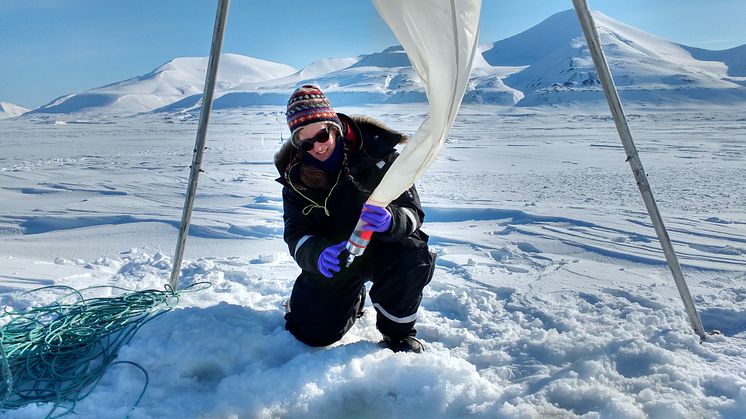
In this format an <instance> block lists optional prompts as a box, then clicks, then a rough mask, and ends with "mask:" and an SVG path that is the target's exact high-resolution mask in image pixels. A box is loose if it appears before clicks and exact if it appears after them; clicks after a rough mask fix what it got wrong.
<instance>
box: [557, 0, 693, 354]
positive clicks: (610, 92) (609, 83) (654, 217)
mask: <svg viewBox="0 0 746 419" xmlns="http://www.w3.org/2000/svg"><path fill="white" fill-rule="evenodd" d="M572 2H573V5H574V6H575V12H576V13H577V14H578V19H579V20H580V26H581V27H582V28H583V33H584V34H585V39H586V42H587V43H588V49H589V50H590V52H591V56H592V57H593V63H594V64H595V65H596V71H597V72H598V78H599V79H600V80H601V85H602V86H603V89H604V93H605V94H606V100H607V101H608V102H609V109H610V110H611V113H612V115H613V117H614V123H615V124H616V128H617V131H618V132H619V137H620V138H621V140H622V144H623V145H624V151H625V152H626V153H627V161H628V162H629V165H630V167H631V168H632V173H633V174H634V175H635V179H636V180H637V187H638V188H639V190H640V194H641V195H642V199H643V201H644V202H645V207H646V208H647V210H648V215H650V220H651V221H652V222H653V226H654V227H655V232H656V234H657V235H658V240H659V241H660V244H661V247H662V248H663V253H664V254H665V255H666V260H667V261H668V267H669V268H670V269H671V273H673V278H674V280H675V281H676V287H677V288H678V289H679V294H680V295H681V300H682V301H683V302H684V307H685V308H686V312H687V314H688V315H689V321H690V322H691V325H692V327H693V328H694V332H695V333H697V335H699V337H700V338H701V340H703V341H704V340H705V338H706V333H705V330H704V327H703V326H702V321H701V320H700V318H699V315H698V314H697V308H696V307H695V306H694V302H693V301H692V296H691V294H689V288H688V287H687V285H686V281H685V280H684V274H683V273H682V272H681V266H680V265H679V260H678V258H677V257H676V253H675V252H674V249H673V245H672V244H671V238H670V237H669V236H668V231H667V230H666V227H665V226H664V225H663V219H662V218H661V214H660V212H659V211H658V205H657V204H656V203H655V198H653V191H652V190H651V189H650V184H649V183H648V179H647V175H646V174H645V170H644V169H643V167H642V162H641V161H640V158H639V156H638V154H637V148H636V147H635V143H634V141H633V140H632V134H631V133H630V130H629V125H627V119H626V117H625V116H624V110H623V109H622V103H621V101H620V100H619V94H618V92H617V90H616V86H615V85H614V80H613V79H612V77H611V72H610V71H609V65H608V63H607V62H606V57H605V56H604V52H603V50H602V49H601V40H600V38H599V36H598V30H597V29H596V24H595V23H594V21H593V16H592V15H591V12H590V10H589V8H588V2H587V1H586V0H573V1H572Z"/></svg>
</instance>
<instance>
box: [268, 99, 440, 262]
mask: <svg viewBox="0 0 746 419" xmlns="http://www.w3.org/2000/svg"><path fill="white" fill-rule="evenodd" d="M338 116H339V118H340V120H341V121H342V125H343V134H342V136H340V137H339V139H338V140H337V141H344V144H345V147H344V151H345V159H344V163H343V167H342V169H341V171H340V172H339V174H338V175H337V177H336V178H335V179H332V178H329V179H328V184H329V186H328V187H312V186H309V185H308V184H307V183H306V182H304V176H303V175H302V170H301V166H302V164H303V163H302V162H301V155H300V153H303V152H302V151H299V150H298V149H297V148H295V147H294V146H293V145H292V144H291V143H290V141H289V140H288V141H286V142H285V144H283V146H282V148H281V149H280V151H278V152H277V154H276V155H275V166H276V167H277V170H278V171H279V173H280V177H279V178H278V179H277V181H278V182H279V183H281V184H282V185H283V189H282V200H283V209H284V215H283V218H284V221H285V232H284V239H285V242H286V243H287V245H288V249H289V251H290V254H291V255H292V256H293V257H294V258H295V260H296V262H297V263H298V265H299V266H300V267H301V269H303V271H306V272H310V273H314V274H319V271H318V267H317V261H318V258H319V255H320V254H321V252H322V251H323V250H324V249H325V248H326V247H328V246H330V245H333V244H337V243H340V242H342V241H344V240H346V239H348V238H349V237H350V234H351V233H352V231H353V229H354V228H355V224H356V223H357V221H358V219H359V218H360V212H361V210H362V206H363V204H364V203H365V202H366V201H367V200H368V197H369V196H370V194H371V193H372V192H373V190H374V189H375V188H376V186H377V185H378V184H379V183H380V181H381V179H382V178H383V175H384V174H385V173H386V172H387V171H388V169H389V167H391V164H392V163H393V161H394V160H395V159H396V157H397V156H398V153H397V152H396V150H395V149H394V146H396V145H397V144H400V143H404V142H406V140H407V137H406V136H405V135H403V134H401V133H399V132H396V131H394V130H392V129H390V128H388V127H386V126H384V125H383V124H382V123H380V122H378V121H376V120H374V119H372V118H367V117H359V116H354V117H349V116H347V115H344V114H341V113H340V114H338ZM387 208H388V209H389V211H390V212H391V214H392V222H391V227H390V228H389V230H388V231H387V232H385V233H375V234H373V238H372V239H371V243H370V244H369V246H376V245H378V244H377V243H383V242H397V241H401V240H403V239H404V238H406V237H413V238H414V239H417V240H425V241H426V240H427V238H426V237H427V236H426V235H425V234H424V233H421V232H420V231H419V228H420V226H422V222H423V220H424V217H425V214H424V212H423V211H422V206H421V204H420V199H419V196H418V195H417V190H416V189H415V187H414V186H412V187H410V188H409V189H408V190H407V191H405V192H404V193H403V194H402V195H401V196H399V197H398V198H397V199H395V200H394V201H393V202H391V203H390V204H389V206H388V207H387Z"/></svg>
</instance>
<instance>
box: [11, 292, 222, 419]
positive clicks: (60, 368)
mask: <svg viewBox="0 0 746 419" xmlns="http://www.w3.org/2000/svg"><path fill="white" fill-rule="evenodd" d="M209 285H210V284H209V283H204V282H200V283H195V284H192V285H190V286H189V287H187V288H185V289H183V290H180V291H178V292H176V291H174V290H173V289H172V288H171V287H170V286H168V285H166V287H165V290H164V291H160V290H145V291H130V290H127V289H125V288H120V287H115V286H96V287H89V288H85V289H83V290H80V291H78V290H75V289H73V288H70V287H65V286H58V285H53V286H49V287H43V288H38V289H35V290H32V291H28V292H26V293H24V294H28V293H34V292H38V291H42V290H48V289H50V288H59V289H63V290H65V291H67V293H66V294H65V295H63V296H62V297H60V298H59V299H57V301H55V302H53V303H52V304H49V305H46V306H42V307H31V308H27V309H23V310H18V311H12V310H9V309H6V311H5V312H4V313H3V314H0V324H2V326H0V364H1V365H0V371H1V372H2V382H1V383H0V412H2V411H5V410H11V409H17V408H20V407H22V406H25V405H28V404H30V403H54V405H53V408H52V410H51V411H50V412H49V414H48V415H47V418H58V417H61V416H65V415H67V414H70V413H73V411H74V409H75V406H76V403H77V402H78V401H79V400H82V399H83V398H85V397H86V396H88V395H89V394H90V393H91V391H93V389H94V388H95V386H96V384H98V382H99V381H100V380H101V378H102V377H103V376H104V372H105V371H106V369H107V368H108V367H109V366H111V365H115V364H126V365H132V366H134V367H136V368H138V369H139V370H140V371H142V373H143V374H144V376H145V384H144V386H143V390H142V392H141V393H140V395H139V397H138V398H137V400H136V401H135V404H134V406H133V409H134V408H135V407H137V405H138V404H139V403H140V401H141V400H142V397H143V395H144V394H145V391H146V389H147V385H148V373H147V372H146V371H145V369H144V368H142V367H141V366H139V365H137V364H135V363H132V362H129V361H116V362H114V359H115V358H116V357H117V353H118V352H119V348H121V347H122V346H123V345H125V344H127V343H128V342H129V341H130V339H132V337H133V336H134V334H135V333H136V332H137V331H138V330H139V329H140V327H142V326H143V325H144V324H145V323H147V322H148V321H150V320H153V319H154V318H156V317H158V316H160V315H161V314H163V313H166V312H167V311H169V310H171V309H172V308H173V307H174V306H175V305H176V304H177V303H178V301H179V296H180V295H181V294H183V293H185V292H192V291H197V290H201V289H204V288H206V287H208V286H209ZM101 288H108V289H112V290H116V291H122V292H123V294H122V295H120V296H118V297H107V298H86V297H85V296H84V293H88V292H89V291H92V290H96V289H101ZM70 300H72V301H70ZM58 409H64V411H62V412H61V413H58V414H55V412H56V411H57V410H58Z"/></svg>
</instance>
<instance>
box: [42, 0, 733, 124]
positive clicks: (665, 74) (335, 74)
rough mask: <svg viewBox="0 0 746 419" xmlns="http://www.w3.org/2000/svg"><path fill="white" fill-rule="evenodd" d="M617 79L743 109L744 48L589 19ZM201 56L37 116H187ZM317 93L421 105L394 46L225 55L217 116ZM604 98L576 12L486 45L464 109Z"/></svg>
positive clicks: (647, 93) (659, 99) (627, 96)
mask: <svg viewBox="0 0 746 419" xmlns="http://www.w3.org/2000/svg"><path fill="white" fill-rule="evenodd" d="M594 17H595V20H596V24H597V26H598V31H599V33H600V36H601V40H602V42H603V47H604V51H605V52H606V55H607V59H608V61H609V64H610V67H611V70H612V73H613V75H614V80H615V83H616V85H617V87H618V88H619V90H620V93H621V95H622V98H623V100H624V101H625V102H633V103H637V104H643V105H646V106H687V105H692V104H695V105H696V104H698V103H700V104H701V103H715V104H721V105H729V104H733V103H743V102H746V45H743V46H741V47H737V48H732V49H729V50H724V51H710V50H704V49H699V48H693V47H688V46H685V45H679V44H676V43H673V42H670V41H667V40H665V39H662V38H660V37H657V36H654V35H651V34H649V33H646V32H643V31H641V30H638V29H636V28H634V27H631V26H629V25H626V24H624V23H622V22H619V21H617V20H614V19H612V18H610V17H608V16H605V15H603V14H602V13H599V12H594ZM206 66H207V58H206V57H201V58H177V59H174V60H172V61H170V62H168V63H166V64H165V65H163V66H161V67H159V68H157V69H155V70H153V71H152V72H150V73H147V74H144V75H142V76H138V77H134V78H131V79H128V80H124V81H121V82H117V83H113V84H110V85H107V86H103V87H99V88H95V89H91V90H88V91H86V92H82V93H77V94H71V95H67V96H64V97H61V98H58V99H55V100H54V101H52V102H50V103H49V104H47V105H44V106H42V107H40V108H38V109H36V110H34V111H32V112H31V113H32V114H34V113H35V114H39V113H78V112H94V113H103V114H115V115H116V114H132V113H142V112H151V111H152V112H168V113H172V112H185V111H190V110H194V109H197V108H198V107H199V105H200V100H201V98H202V88H203V83H204V73H205V68H206ZM305 83H315V84H318V85H320V86H321V87H322V88H323V89H324V91H325V92H326V93H327V95H328V96H329V97H330V99H331V100H332V102H333V103H334V104H335V105H337V106H347V105H364V104H377V103H409V102H424V101H426V96H425V93H424V90H423V89H422V87H421V85H420V81H419V78H418V76H417V74H416V73H415V72H414V70H413V68H412V67H411V65H410V63H409V59H408V58H407V55H406V54H405V52H404V51H403V49H402V48H401V47H400V46H394V47H390V48H387V49H385V50H383V51H381V52H376V53H372V54H368V55H362V56H357V57H348V58H336V59H321V60H317V61H314V62H312V63H311V64H309V65H308V66H306V67H305V68H303V69H300V70H298V69H295V68H293V67H290V66H288V65H285V64H279V63H273V62H269V61H264V60H260V59H257V58H251V57H246V56H241V55H236V54H224V55H223V58H222V60H221V64H220V74H219V82H218V86H217V91H216V94H215V102H214V105H213V108H214V109H229V108H238V107H247V106H255V105H284V104H285V103H286V101H287V97H288V95H289V93H290V92H291V91H292V90H293V89H294V88H295V87H296V86H298V85H300V84H305ZM603 101H604V99H603V92H602V90H601V87H600V85H599V81H598V77H597V75H596V70H595V67H594V66H593V62H592V60H591V57H590V54H589V52H588V48H587V46H586V44H585V38H584V36H583V33H582V31H581V29H580V26H579V24H578V20H577V17H576V16H575V12H574V11H573V10H567V11H564V12H560V13H557V14H555V15H553V16H551V17H549V18H547V19H546V20H544V21H543V22H541V23H539V24H538V25H536V26H534V27H533V28H530V29H528V30H526V31H524V32H522V33H520V34H517V35H515V36H512V37H510V38H507V39H504V40H501V41H498V42H495V43H493V44H491V45H487V46H484V47H482V54H481V55H478V56H477V57H476V58H475V60H474V66H473V70H472V75H471V79H470V82H469V84H468V86H467V91H466V95H465V96H464V102H466V103H487V104H497V105H505V106H513V105H518V106H541V105H555V106H558V105H570V104H573V103H589V102H597V103H602V102H603Z"/></svg>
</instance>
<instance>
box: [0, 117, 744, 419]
mask: <svg viewBox="0 0 746 419" xmlns="http://www.w3.org/2000/svg"><path fill="white" fill-rule="evenodd" d="M626 109H627V113H628V116H629V121H630V126H631V129H632V132H633V136H634V137H635V140H636V142H637V145H638V148H639V150H640V157H641V160H642V162H643V164H644V165H645V168H646V171H647V173H648V177H649V180H650V183H651V186H652V188H653V192H654V193H655V196H656V199H657V201H658V205H659V207H660V209H661V213H662V215H663V218H664V221H665V222H666V225H667V227H668V229H669V233H670V235H671V238H672V240H673V243H674V247H675V248H676V250H677V253H678V256H679V259H680V262H681V264H682V267H683V269H684V275H685V277H686V280H687V282H688V285H689V288H690V290H691V292H692V295H693V297H694V301H695V304H696V305H697V308H698V310H699V314H700V315H701V318H702V320H703V323H704V326H705V328H706V329H707V330H713V329H718V330H720V331H721V332H722V333H721V334H720V335H716V336H711V337H709V338H708V340H707V341H706V342H704V343H700V342H699V339H698V337H697V336H696V335H695V334H694V333H693V332H692V330H691V328H690V327H689V325H688V320H687V317H686V314H685V313H684V309H683V305H682V303H681V300H680V298H679V296H678V292H677V290H676V287H675V285H674V282H673V279H672V277H671V274H670V272H669V271H668V269H667V267H666V265H665V259H664V257H663V255H662V252H661V250H660V246H659V244H658V243H657V241H656V237H655V233H654V231H653V229H652V227H651V225H650V221H649V219H648V217H647V214H646V212H645V208H644V205H643V203H642V200H641V199H640V197H639V193H638V191H637V188H636V187H635V185H634V178H633V176H632V174H631V173H630V169H629V167H628V165H627V163H626V162H625V155H624V151H623V149H622V146H621V144H620V142H619V140H618V138H617V137H616V132H615V129H614V124H613V121H612V120H611V118H610V116H608V111H607V110H605V109H603V108H588V107H583V108H580V107H559V108H548V107H540V108H527V107H524V108H515V107H511V106H503V107H500V106H487V105H481V106H477V105H465V106H464V107H462V109H461V112H460V114H459V116H458V118H457V120H456V123H455V125H454V127H453V129H452V130H451V133H450V136H449V138H448V140H447V143H446V145H445V147H444V148H443V150H442V152H441V154H440V155H439V156H438V158H437V161H436V162H435V164H434V165H433V167H432V168H431V170H430V171H429V172H428V173H427V174H426V175H425V177H424V178H423V179H421V181H420V182H418V190H419V192H420V195H421V198H422V200H423V205H424V207H425V212H426V214H427V216H426V221H425V224H424V227H423V229H424V231H425V232H427V233H428V234H429V235H430V237H431V240H430V245H431V248H432V250H433V251H435V252H436V253H437V254H438V259H437V267H436V270H435V276H434V278H433V281H432V282H431V284H430V285H429V286H428V287H427V288H426V289H425V293H424V298H423V302H422V307H421V309H420V312H419V320H418V324H417V329H418V336H419V337H420V338H421V339H422V340H423V341H424V343H425V346H426V352H425V353H424V354H420V355H415V354H395V353H392V352H390V351H388V350H385V349H382V348H380V347H378V346H377V341H378V340H379V339H380V336H379V334H378V332H377V331H376V329H375V325H374V323H375V315H374V310H373V308H372V307H370V306H369V305H370V302H369V303H368V307H367V308H366V315H365V316H363V317H362V318H361V319H360V320H359V322H358V323H357V324H356V325H355V326H354V327H353V328H352V330H351V331H350V332H349V333H348V334H347V335H346V336H345V337H344V338H343V340H342V341H340V342H338V343H337V344H335V345H332V346H330V347H326V348H311V347H307V346H305V345H303V344H301V343H299V342H298V341H296V340H295V339H294V338H293V337H292V336H291V335H290V334H289V333H288V332H286V331H285V330H284V329H283V325H284V321H283V317H282V316H283V313H284V309H283V307H282V304H283V302H284V301H286V300H287V298H288V296H289V293H290V290H291V287H292V283H293V280H294V278H295V277H296V276H297V274H298V273H299V269H298V267H297V266H296V264H295V262H294V261H293V260H292V258H291V257H290V255H289V254H288V250H287V247H286V245H285V243H284V242H283V240H282V229H283V222H282V201H281V195H280V191H281V187H280V185H279V184H278V183H276V182H275V181H274V179H275V178H276V177H277V173H276V170H275V168H274V166H273V163H272V160H273V155H274V153H275V151H276V150H277V149H278V146H279V143H280V138H281V137H283V136H284V137H285V138H286V137H287V136H288V132H287V128H286V125H285V121H284V115H283V114H282V111H283V110H284V109H283V107H282V106H259V107H241V108H239V109H225V110H221V111H218V112H216V113H215V114H214V115H213V117H212V118H211V125H210V129H209V131H208V141H207V145H208V149H207V151H206V154H205V158H204V162H203V166H202V168H203V169H204V170H205V173H203V174H202V176H201V178H200V183H199V188H198V195H197V200H196V203H195V210H194V214H193V217H192V229H191V230H190V231H191V232H190V236H189V240H188V242H187V248H186V255H185V261H184V264H183V269H182V276H181V278H180V287H185V286H187V285H189V284H191V283H195V282H200V281H207V282H209V283H210V284H211V286H210V287H209V288H207V289H205V290H201V291H195V292H192V293H187V294H185V295H184V296H182V298H181V299H180V301H179V303H178V306H177V308H175V309H174V310H172V311H170V312H168V313H166V314H164V315H162V316H160V317H158V318H156V319H155V320H153V321H151V322H149V323H147V324H146V325H145V326H144V327H143V328H142V329H140V330H139V331H138V332H137V334H136V335H135V336H134V338H133V340H132V341H131V342H130V343H129V344H128V345H126V346H125V347H124V348H123V349H122V350H121V351H120V353H119V358H118V359H119V360H126V361H132V362H135V363H137V364H138V365H140V366H142V367H143V368H144V369H145V370H146V371H147V373H148V375H149V381H148V383H147V388H146V391H145V395H144V397H143V399H142V401H141V402H140V404H139V406H138V407H136V408H135V409H134V410H132V407H133V405H134V403H135V400H136V399H137V397H138V395H139V394H140V392H141V391H142V390H143V388H144V387H145V385H146V384H145V378H144V376H143V375H142V372H141V371H139V370H138V369H136V368H133V367H131V366H127V365H115V366H112V367H111V368H109V369H108V370H107V371H106V374H105V376H104V378H103V379H102V381H101V382H100V383H99V384H98V386H97V387H96V388H95V389H94V390H93V392H92V393H91V394H90V395H89V396H88V397H86V398H85V399H83V400H81V401H80V402H79V403H78V405H77V407H76V409H75V411H76V413H77V415H78V416H77V417H81V418H93V417H124V416H125V415H127V414H129V415H130V417H132V418H181V417H211V418H237V417H241V418H255V417H256V418H260V417H332V418H337V417H338V418H347V417H371V418H373V417H422V418H432V417H448V418H461V417H484V418H494V417H506V418H513V417H515V418H525V417H529V418H543V417H566V418H572V417H583V418H604V417H614V418H643V417H666V418H677V417H681V418H683V417H723V418H738V417H743V414H744V412H746V361H745V360H746V321H744V319H746V257H745V255H746V227H745V226H746V215H744V212H743V208H744V204H746V195H745V193H744V190H743V183H744V180H746V165H745V164H744V162H745V161H746V143H744V138H746V131H745V127H746V125H744V117H743V112H742V109H738V108H735V109H732V110H726V109H725V108H723V107H719V106H710V107H701V108H699V109H698V110H687V111H672V110H670V109H667V108H662V109H655V108H652V107H649V106H648V107H635V106H629V107H627V108H626ZM338 110H339V111H342V112H346V113H350V114H357V113H362V114H367V115H370V116H374V117H377V118H379V119H381V120H382V121H384V122H386V123H387V124H389V125H391V126H392V127H394V128H397V129H399V130H402V131H403V132H407V133H412V132H413V131H414V130H415V129H416V128H417V127H418V126H419V124H420V123H421V122H422V120H423V118H424V117H425V114H426V112H427V108H426V106H425V105H422V104H402V105H377V106H341V105H340V106H338ZM56 118H57V119H49V118H42V117H40V116H38V115H37V116H35V117H24V118H21V119H12V120H3V121H0V147H2V150H3V154H2V155H0V201H1V202H3V205H2V207H0V292H1V294H0V300H1V301H2V304H4V305H7V307H9V308H20V307H24V306H26V305H27V304H45V303H48V302H49V301H51V300H52V298H53V297H54V295H55V294H54V291H51V290H48V291H43V292H37V293H34V294H30V295H26V296H24V295H21V292H22V291H24V290H28V289H34V288H38V287H41V286H44V285H50V284H59V285H67V286H72V287H75V288H84V287H88V286H93V285H105V284H110V285H116V286H121V287H126V288H128V289H132V290H144V289H153V288H155V289H162V288H163V286H164V284H165V283H167V281H168V276H169V274H170V270H171V266H172V265H171V263H172V257H173V252H174V247H175V244H176V238H177V234H178V226H179V221H180V217H181V207H182V205H183V201H184V192H185V190H186V183H187V178H188V173H189V170H188V166H189V164H190V162H191V158H192V148H193V144H194V137H195V132H196V115H195V114H194V113H183V114H171V113H157V114H142V115H139V116H133V117H126V118H115V117H110V116H99V117H95V118H94V117H90V118H82V117H79V116H75V115H69V116H67V117H63V116H62V115H60V116H57V117H56ZM55 121H59V122H65V123H59V124H55V123H50V122H55ZM50 408H51V406H50V405H40V406H36V405H30V406H27V407H24V408H22V409H19V410H15V411H9V412H4V417H8V418H36V417H40V416H43V415H45V414H46V413H47V412H48V411H49V410H50Z"/></svg>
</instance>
